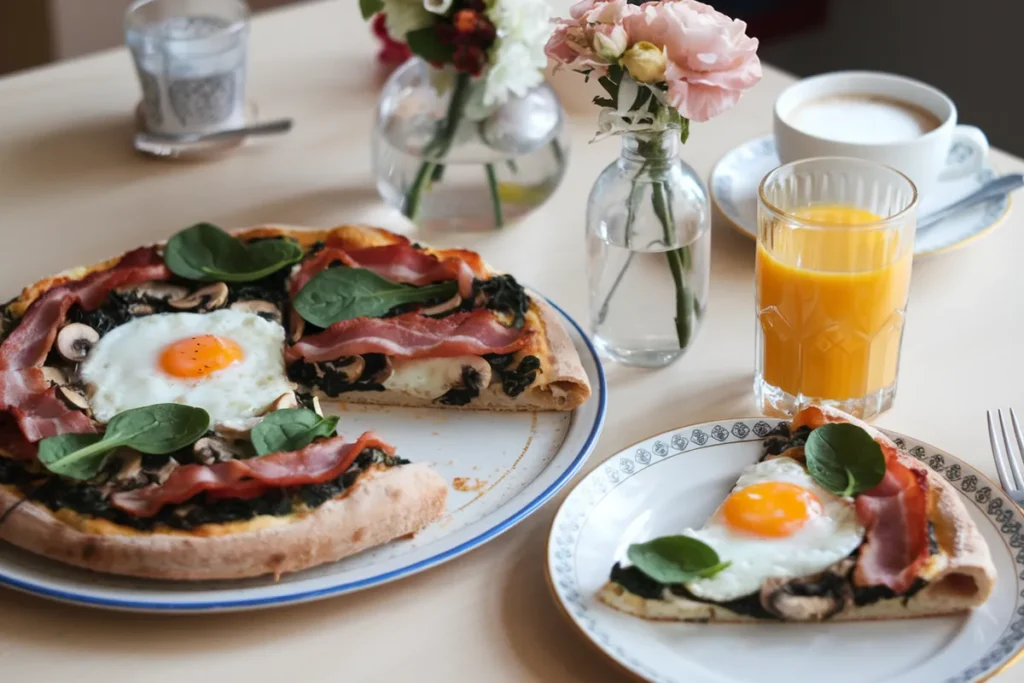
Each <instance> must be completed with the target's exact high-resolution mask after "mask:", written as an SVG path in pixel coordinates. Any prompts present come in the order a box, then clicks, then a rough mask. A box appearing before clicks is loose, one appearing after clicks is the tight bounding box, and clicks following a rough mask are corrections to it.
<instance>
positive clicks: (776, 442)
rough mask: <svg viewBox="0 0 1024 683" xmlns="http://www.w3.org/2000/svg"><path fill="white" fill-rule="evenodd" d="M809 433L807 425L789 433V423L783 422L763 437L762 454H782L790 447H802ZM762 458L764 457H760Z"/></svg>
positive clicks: (809, 429)
mask: <svg viewBox="0 0 1024 683" xmlns="http://www.w3.org/2000/svg"><path fill="white" fill-rule="evenodd" d="M810 435H811V428H810V427H808V426H807V425H804V426H803V427H800V428H798V429H797V430H796V431H795V432H793V433H792V434H790V433H789V425H788V424H787V423H785V422H781V423H779V426H778V427H776V428H775V429H773V430H771V431H770V432H768V433H767V434H766V435H765V437H764V442H763V444H762V447H763V448H764V455H765V456H768V455H782V454H783V453H785V452H786V451H788V450H789V449H790V448H803V445H804V444H805V443H807V437H809V436H810ZM761 459H762V460H763V459H764V457H762V458H761Z"/></svg>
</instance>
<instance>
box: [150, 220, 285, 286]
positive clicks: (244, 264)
mask: <svg viewBox="0 0 1024 683" xmlns="http://www.w3.org/2000/svg"><path fill="white" fill-rule="evenodd" d="M302 254H303V252H302V247H300V246H299V245H298V244H296V243H295V242H292V241H291V240H288V239H270V240H259V241H257V242H253V243H251V244H246V243H245V242H242V241H241V240H239V239H236V238H235V237H233V236H232V235H230V234H229V233H227V232H225V231H224V230H221V229H220V228H218V227H217V226H216V225H211V224H210V223H198V224H196V225H193V226H192V227H191V228H186V229H185V230H182V231H181V232H179V233H177V234H176V235H174V236H173V237H172V238H171V239H169V240H168V241H167V246H166V247H164V262H165V263H166V264H167V267H168V268H170V269H171V272H173V273H174V274H175V275H178V276H180V277H183V278H186V279H189V280H199V281H213V280H222V281H224V282H251V281H252V280H258V279H260V278H261V277H266V276H267V275H270V274H271V273H275V272H277V271H278V270H280V269H281V268H284V267H285V266H289V265H291V264H293V263H295V262H297V261H299V260H300V259H302Z"/></svg>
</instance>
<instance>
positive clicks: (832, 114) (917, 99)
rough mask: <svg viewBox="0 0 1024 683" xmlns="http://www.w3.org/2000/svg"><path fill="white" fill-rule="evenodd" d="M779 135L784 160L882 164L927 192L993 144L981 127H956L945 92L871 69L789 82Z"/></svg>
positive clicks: (779, 104)
mask: <svg viewBox="0 0 1024 683" xmlns="http://www.w3.org/2000/svg"><path fill="white" fill-rule="evenodd" d="M774 132H775V145H776V147H777V149H778V153H779V159H780V160H781V161H782V163H784V164H788V163H790V162H793V161H799V160H800V159H809V158H812V157H825V156H841V157H857V158H860V159H867V160H870V161H876V162H879V163H882V164H885V165H886V166H891V167H892V168H895V169H896V170H898V171H901V172H902V173H904V174H905V175H907V176H908V177H909V178H910V179H911V180H912V181H913V182H914V184H915V185H916V186H917V190H918V193H919V194H920V195H922V196H924V195H926V194H927V193H928V191H929V190H931V189H932V188H934V186H935V184H936V182H937V181H938V180H953V179H955V178H960V177H964V176H966V175H969V174H971V173H974V172H976V171H978V170H980V169H981V168H982V167H983V166H984V164H985V159H986V157H987V156H988V148H989V145H988V139H987V138H986V137H985V134H984V133H983V132H982V131H981V130H980V129H978V128H975V127H974V126H961V125H957V120H956V105H954V104H953V101H952V100H951V99H949V97H947V96H946V95H945V94H944V93H943V92H941V91H940V90H938V89H936V88H933V87H932V86H930V85H927V84H925V83H922V82H920V81H915V80H914V79H912V78H907V77H905V76H898V75H895V74H888V73H880V72H870V71H837V72H833V73H827V74H822V75H820V76H812V77H810V78H805V79H803V80H801V81H799V82H798V83H795V84H793V85H791V86H790V87H789V88H787V89H786V90H784V91H783V92H782V94H781V95H779V97H778V99H777V100H775V116H774ZM951 152H952V153H951Z"/></svg>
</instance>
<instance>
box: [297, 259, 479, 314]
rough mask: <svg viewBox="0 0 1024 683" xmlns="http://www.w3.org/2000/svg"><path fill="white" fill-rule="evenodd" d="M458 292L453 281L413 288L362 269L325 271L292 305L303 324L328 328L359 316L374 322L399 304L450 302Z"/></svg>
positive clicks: (303, 290) (307, 285)
mask: <svg viewBox="0 0 1024 683" xmlns="http://www.w3.org/2000/svg"><path fill="white" fill-rule="evenodd" d="M458 290H459V283H458V282H455V281H454V280H453V281H451V282H440V283H438V284H435V285H426V286H424V287H413V286H411V285H401V284H398V283H395V282H391V281H390V280H385V279H384V278H382V277H381V276H379V275H377V274H376V273H373V272H371V271H369V270H366V269H365V268H328V269H327V270H322V271H320V272H319V273H317V274H316V275H314V276H313V278H312V279H311V280H310V281H309V282H308V283H306V286H305V287H303V288H302V290H301V291H300V292H299V294H298V296H296V297H295V301H293V302H292V305H293V306H294V307H295V310H296V311H298V313H299V315H301V316H302V318H303V319H304V320H305V321H306V322H310V323H313V324H314V325H317V326H318V327H330V326H331V325H333V324H334V323H336V322H341V321H342V320H349V319H351V318H359V317H361V316H369V317H371V318H376V317H379V316H382V315H384V314H385V313H387V312H388V311H390V310H391V309H392V308H394V307H395V306H399V305H401V304H408V303H416V302H420V301H430V300H431V299H439V298H451V297H453V296H455V294H456V293H457V292H458Z"/></svg>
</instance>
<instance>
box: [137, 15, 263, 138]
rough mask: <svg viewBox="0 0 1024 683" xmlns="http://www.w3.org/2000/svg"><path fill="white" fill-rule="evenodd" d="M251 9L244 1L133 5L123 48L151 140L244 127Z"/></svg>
mask: <svg viewBox="0 0 1024 683" xmlns="http://www.w3.org/2000/svg"><path fill="white" fill-rule="evenodd" d="M248 36H249V8H248V6H247V5H246V4H245V2H243V0H137V1H136V2H134V3H132V5H131V6H130V7H129V8H128V10H127V12H126V13H125V40H126V42H127V43H128V47H129V48H130V49H131V53H132V58H133V59H134V61H135V70H136V71H137V72H138V75H139V82H140V84H141V86H142V112H143V115H144V118H145V123H146V128H147V129H148V130H149V131H150V132H151V133H158V134H163V135H168V136H174V135H182V134H185V133H208V132H214V131H217V130H223V129H225V128H235V127H240V126H244V125H245V75H246V52H247V40H248Z"/></svg>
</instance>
